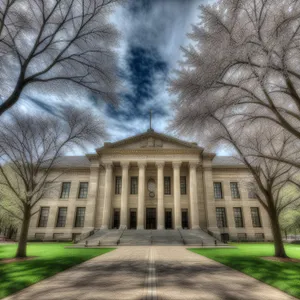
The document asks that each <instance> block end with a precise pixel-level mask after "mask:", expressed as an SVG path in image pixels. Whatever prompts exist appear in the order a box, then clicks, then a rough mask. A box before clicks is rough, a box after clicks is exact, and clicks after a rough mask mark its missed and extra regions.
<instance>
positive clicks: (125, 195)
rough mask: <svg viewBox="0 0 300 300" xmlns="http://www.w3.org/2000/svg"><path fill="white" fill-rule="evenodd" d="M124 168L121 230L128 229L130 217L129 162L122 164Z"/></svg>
mask: <svg viewBox="0 0 300 300" xmlns="http://www.w3.org/2000/svg"><path fill="white" fill-rule="evenodd" d="M121 166H122V191H121V220H120V229H126V228H127V216H128V168H129V162H121Z"/></svg>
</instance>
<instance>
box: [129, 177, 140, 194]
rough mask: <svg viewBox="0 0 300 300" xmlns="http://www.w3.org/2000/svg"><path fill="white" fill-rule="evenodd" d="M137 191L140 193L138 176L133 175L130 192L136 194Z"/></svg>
mask: <svg viewBox="0 0 300 300" xmlns="http://www.w3.org/2000/svg"><path fill="white" fill-rule="evenodd" d="M137 193H138V178H137V177H131V184H130V194H132V195H136V194H137Z"/></svg>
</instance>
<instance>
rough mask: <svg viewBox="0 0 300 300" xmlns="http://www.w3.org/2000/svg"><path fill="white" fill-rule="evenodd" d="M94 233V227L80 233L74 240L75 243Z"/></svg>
mask: <svg viewBox="0 0 300 300" xmlns="http://www.w3.org/2000/svg"><path fill="white" fill-rule="evenodd" d="M94 233H95V229H93V230H91V231H87V232H85V233H82V234H81V235H80V236H79V239H78V240H76V241H75V243H76V244H77V243H79V242H80V241H82V240H84V239H86V238H88V237H90V236H91V235H93V234H94Z"/></svg>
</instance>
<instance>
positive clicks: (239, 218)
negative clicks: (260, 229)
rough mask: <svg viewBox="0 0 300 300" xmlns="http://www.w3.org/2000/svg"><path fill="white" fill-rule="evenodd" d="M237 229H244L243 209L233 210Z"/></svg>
mask: <svg viewBox="0 0 300 300" xmlns="http://www.w3.org/2000/svg"><path fill="white" fill-rule="evenodd" d="M233 214H234V222H235V227H244V223H243V213H242V208H241V207H234V208H233Z"/></svg>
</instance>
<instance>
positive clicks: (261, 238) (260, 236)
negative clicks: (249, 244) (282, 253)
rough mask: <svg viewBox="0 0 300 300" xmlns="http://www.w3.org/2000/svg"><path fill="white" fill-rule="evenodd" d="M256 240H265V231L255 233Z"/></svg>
mask: <svg viewBox="0 0 300 300" xmlns="http://www.w3.org/2000/svg"><path fill="white" fill-rule="evenodd" d="M255 240H257V241H264V240H265V235H264V234H263V233H255Z"/></svg>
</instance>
